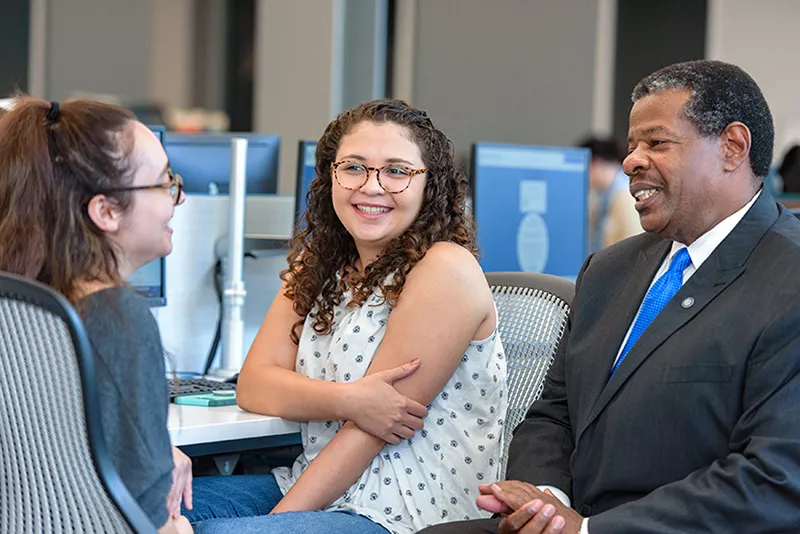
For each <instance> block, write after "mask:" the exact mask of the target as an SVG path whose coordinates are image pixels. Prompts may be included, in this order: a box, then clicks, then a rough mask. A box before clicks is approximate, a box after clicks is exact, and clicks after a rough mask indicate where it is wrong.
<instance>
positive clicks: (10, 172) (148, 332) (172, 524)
mask: <svg viewBox="0 0 800 534" xmlns="http://www.w3.org/2000/svg"><path fill="white" fill-rule="evenodd" d="M184 198H185V197H184V195H183V193H182V182H181V179H180V177H179V176H176V175H174V174H173V173H172V171H171V170H170V168H169V164H168V162H167V156H166V154H165V153H164V149H163V148H162V146H161V144H160V143H159V141H158V139H157V138H156V137H155V135H153V133H152V132H151V131H150V130H149V129H148V128H147V127H146V126H144V125H143V124H141V123H140V122H137V121H136V120H135V119H134V117H133V115H131V114H130V113H129V112H128V111H126V110H124V109H122V108H120V107H116V106H111V105H107V104H102V103H98V102H92V101H87V100H72V101H68V102H65V103H63V104H59V103H58V102H47V101H44V100H38V99H34V98H28V97H19V98H18V99H16V101H15V103H14V106H13V108H12V109H11V110H10V111H8V112H7V113H6V114H5V115H4V116H3V117H2V118H0V251H2V254H0V271H7V272H10V273H14V274H18V275H22V276H26V277H28V278H32V279H34V280H38V281H39V282H42V283H45V284H47V285H49V286H52V287H53V288H54V289H56V290H57V291H59V292H60V293H62V294H63V295H65V296H66V298H67V299H68V300H69V301H70V302H71V303H72V304H73V306H75V308H76V309H77V310H78V312H79V313H80V315H81V317H82V319H83V323H84V325H85V327H86V332H87V335H88V337H89V341H90V343H91V345H92V352H93V356H94V363H95V372H96V375H97V382H98V384H97V386H98V398H99V402H100V413H101V419H102V430H103V435H104V437H105V439H106V442H107V445H108V451H109V453H110V455H111V459H112V463H113V464H114V467H115V468H116V470H117V472H118V473H119V475H120V477H121V479H122V481H123V482H124V483H125V485H126V486H127V488H128V490H129V491H130V493H131V494H132V495H133V497H134V498H135V499H136V500H137V501H138V503H139V505H140V506H141V508H142V509H143V510H144V512H145V513H146V514H147V515H148V517H149V518H150V520H151V521H152V522H153V524H154V525H156V526H158V527H160V530H159V532H161V533H184V532H191V530H192V529H191V526H190V525H189V523H188V521H187V520H186V518H185V517H182V516H181V515H180V503H181V499H182V498H184V499H185V501H186V506H187V507H191V462H190V460H189V459H188V458H187V457H186V456H185V455H184V454H183V453H181V452H180V451H179V450H178V449H177V448H174V447H171V446H170V439H169V434H168V432H167V407H168V402H169V399H168V393H167V383H166V378H165V365H164V351H163V348H162V346H161V338H160V336H159V332H158V325H157V324H156V322H155V320H154V318H153V316H152V314H151V313H150V309H149V308H148V305H147V301H146V300H144V299H143V298H142V297H140V296H138V295H137V294H135V293H134V292H133V291H132V290H131V289H130V288H129V287H128V286H127V285H126V283H125V280H126V278H127V277H128V276H129V275H130V274H131V273H133V272H134V271H136V270H137V269H138V268H139V267H141V266H143V265H145V264H146V263H148V262H150V261H152V260H154V259H156V258H158V257H161V256H165V255H167V254H169V253H170V252H171V251H172V229H171V228H170V226H169V222H170V219H171V218H172V215H173V213H174V210H175V206H177V205H178V204H180V203H181V202H183V200H184Z"/></svg>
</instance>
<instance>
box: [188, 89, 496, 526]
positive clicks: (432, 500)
mask: <svg viewBox="0 0 800 534" xmlns="http://www.w3.org/2000/svg"><path fill="white" fill-rule="evenodd" d="M316 174H317V178H316V179H315V180H314V182H313V183H312V184H311V187H310V190H309V193H308V211H307V213H306V214H305V217H306V221H307V226H306V228H305V229H304V230H301V231H298V232H297V233H296V235H295V237H294V243H293V248H292V250H291V252H290V253H289V258H288V260H289V267H288V269H286V270H285V271H284V272H283V273H281V278H282V279H283V285H282V287H281V290H280V291H279V293H278V296H277V297H276V299H275V301H274V302H273V304H272V307H271V308H270V310H269V312H268V313H267V316H266V318H265V319H264V323H263V325H262V326H261V329H260V331H259V333H258V335H257V336H256V339H255V341H254V342H253V345H252V347H251V349H250V352H249V354H248V355H247V360H246V361H245V364H244V367H243V368H242V372H241V374H240V377H239V387H238V392H237V396H238V401H239V405H240V406H241V407H242V408H244V409H246V410H248V411H251V412H257V413H262V414H269V415H275V416H280V417H283V418H285V419H291V420H295V421H301V422H302V424H301V433H302V443H303V452H302V454H300V456H299V457H298V458H297V460H296V461H295V463H294V465H293V467H291V468H286V467H284V468H277V469H275V470H273V472H272V475H251V476H241V477H227V478H224V477H213V478H200V479H196V480H195V485H194V510H193V511H192V512H191V513H189V514H188V517H189V519H190V520H191V521H192V522H193V523H194V524H195V529H196V531H197V532H199V533H209V532H236V533H238V534H243V533H247V532H259V533H269V532H281V533H292V532H304V533H305V532H352V533H382V534H385V533H386V532H387V531H388V532H394V533H403V534H405V533H409V532H415V531H416V530H418V529H420V528H423V527H425V526H426V525H431V524H434V523H439V522H443V521H448V520H455V519H463V518H467V517H469V518H474V517H481V511H479V509H478V508H477V507H476V505H475V497H476V496H477V495H475V494H474V492H473V491H474V488H476V487H477V485H478V483H480V482H481V481H493V480H496V479H497V478H498V476H499V473H498V469H499V460H500V454H501V446H500V443H499V438H500V436H501V434H502V423H503V421H502V418H503V417H504V416H505V407H506V398H505V397H506V383H505V377H506V368H505V359H504V354H503V348H502V344H501V342H500V339H499V337H498V335H497V314H496V311H495V308H494V303H493V300H492V295H491V292H490V291H489V287H488V285H487V283H486V280H485V278H484V276H483V273H482V271H481V269H480V266H479V265H478V262H477V261H476V259H475V253H476V248H475V237H474V229H473V223H472V219H471V216H470V215H469V214H468V212H467V208H466V195H467V191H468V187H467V182H466V179H465V177H464V175H463V173H461V172H460V171H459V170H458V169H457V168H456V165H455V163H454V155H453V145H452V143H451V142H450V141H449V140H448V139H447V137H446V136H445V135H444V134H443V133H442V132H441V131H440V130H438V129H437V128H436V127H435V126H434V125H433V123H432V122H431V120H430V118H429V117H428V116H427V114H426V113H425V112H423V111H420V110H418V109H415V108H413V107H411V106H409V105H407V104H405V103H404V102H400V101H396V100H379V101H373V102H368V103H365V104H362V105H360V106H358V107H357V108H355V109H351V110H348V111H345V112H344V113H342V114H341V115H340V116H339V117H338V118H337V119H336V120H334V121H333V122H332V123H331V124H330V125H328V128H327V129H326V130H325V133H324V134H323V136H322V138H321V139H320V140H319V144H318V145H317V154H316ZM287 512H291V513H287ZM267 514H269V515H267Z"/></svg>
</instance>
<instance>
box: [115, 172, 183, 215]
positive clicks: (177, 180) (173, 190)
mask: <svg viewBox="0 0 800 534" xmlns="http://www.w3.org/2000/svg"><path fill="white" fill-rule="evenodd" d="M167 176H169V181H168V182H164V183H163V184H155V185H137V186H133V187H114V188H111V189H105V191H107V192H109V193H111V192H114V191H144V190H147V189H169V195H170V196H171V197H172V202H173V203H174V205H175V206H177V205H178V203H179V202H180V201H181V194H182V193H183V178H182V177H181V175H180V174H176V173H174V172H172V169H171V168H170V167H167Z"/></svg>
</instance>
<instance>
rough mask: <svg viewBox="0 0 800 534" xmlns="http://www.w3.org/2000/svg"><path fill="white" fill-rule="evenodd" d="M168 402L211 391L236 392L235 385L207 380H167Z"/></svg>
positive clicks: (173, 378)
mask: <svg viewBox="0 0 800 534" xmlns="http://www.w3.org/2000/svg"><path fill="white" fill-rule="evenodd" d="M167 382H168V383H169V400H170V401H171V400H173V399H174V398H175V397H179V396H181V395H197V394H200V393H211V392H212V391H231V390H236V384H231V383H229V382H220V381H218V380H208V379H207V378H199V377H198V378H175V377H172V378H169V379H168V380H167Z"/></svg>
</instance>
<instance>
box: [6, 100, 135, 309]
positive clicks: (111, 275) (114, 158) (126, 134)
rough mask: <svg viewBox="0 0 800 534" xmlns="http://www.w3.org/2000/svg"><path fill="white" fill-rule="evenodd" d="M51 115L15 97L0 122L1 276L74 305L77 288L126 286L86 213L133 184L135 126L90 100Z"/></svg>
mask: <svg viewBox="0 0 800 534" xmlns="http://www.w3.org/2000/svg"><path fill="white" fill-rule="evenodd" d="M51 108H52V104H51V103H50V102H47V101H45V100H40V99H36V98H29V97H24V96H21V95H20V96H19V97H18V98H16V99H15V105H14V107H13V109H12V110H11V111H8V112H7V113H5V114H4V115H3V117H2V119H0V251H2V253H0V271H7V272H11V273H15V274H19V275H22V276H27V277H28V278H33V279H35V280H38V281H40V282H42V283H45V284H47V285H50V286H52V287H53V288H55V289H56V290H57V291H59V292H61V293H62V294H64V295H65V296H66V297H67V298H68V299H69V300H70V301H71V302H72V303H73V304H74V305H78V301H79V297H80V295H79V287H78V284H79V283H81V282H85V281H90V280H97V279H102V280H105V281H109V282H112V283H122V282H123V281H122V279H121V275H120V273H119V260H118V254H117V249H116V247H115V246H114V243H113V242H112V240H111V238H110V237H108V236H107V235H106V234H105V233H104V232H103V231H102V230H100V229H99V228H98V227H97V226H96V225H95V224H94V222H93V221H92V219H91V217H89V213H88V205H89V201H90V200H91V198H92V197H93V196H94V195H95V194H97V193H98V192H100V191H103V190H107V189H110V188H114V187H120V186H126V185H128V184H129V183H130V182H131V180H132V179H133V171H134V169H133V164H132V161H131V153H132V150H133V136H132V130H131V125H132V123H133V121H135V120H136V119H135V117H134V116H133V114H131V113H130V112H129V111H127V110H125V109H123V108H121V107H118V106H112V105H108V104H103V103H100V102H92V101H89V100H70V101H67V102H64V103H62V104H61V105H60V106H59V107H58V108H56V109H58V112H57V113H55V114H53V113H51ZM104 194H106V196H107V197H109V198H112V199H113V200H114V202H115V203H116V204H117V206H118V207H119V208H120V210H123V211H124V210H126V209H128V207H129V206H130V205H131V202H132V197H131V194H130V193H129V192H125V191H118V192H109V193H104Z"/></svg>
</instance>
